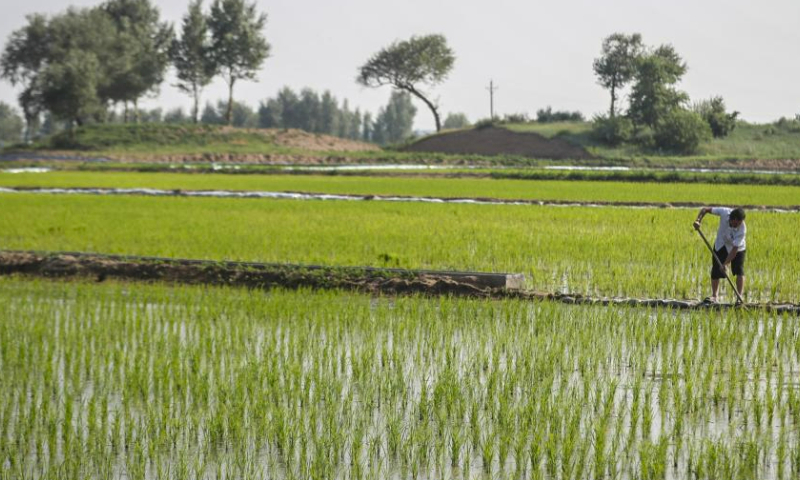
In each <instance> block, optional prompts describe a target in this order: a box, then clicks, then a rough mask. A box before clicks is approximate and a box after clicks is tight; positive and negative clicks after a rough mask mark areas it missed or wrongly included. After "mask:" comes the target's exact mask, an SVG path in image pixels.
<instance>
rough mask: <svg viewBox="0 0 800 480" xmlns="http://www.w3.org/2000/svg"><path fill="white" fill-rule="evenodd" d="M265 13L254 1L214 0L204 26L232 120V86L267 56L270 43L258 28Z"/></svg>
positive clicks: (261, 27)
mask: <svg viewBox="0 0 800 480" xmlns="http://www.w3.org/2000/svg"><path fill="white" fill-rule="evenodd" d="M266 23H267V15H266V14H264V13H258V12H257V11H256V4H255V3H252V4H246V3H245V0H214V3H213V4H212V5H211V14H210V16H209V18H208V26H209V28H210V30H211V53H212V58H213V61H214V64H215V65H216V66H217V68H218V70H219V71H220V72H221V74H222V76H223V77H224V78H225V82H226V83H227V84H228V110H227V112H226V114H225V118H226V120H227V122H228V124H229V125H230V124H231V122H232V121H233V87H234V84H235V83H236V82H237V81H238V80H252V79H254V78H255V76H256V72H257V71H258V69H259V68H260V67H261V65H262V64H263V63H264V60H266V59H267V57H269V53H270V45H269V43H267V40H266V39H265V38H264V35H263V33H262V31H263V30H264V26H265V25H266Z"/></svg>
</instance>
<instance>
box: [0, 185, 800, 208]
mask: <svg viewBox="0 0 800 480" xmlns="http://www.w3.org/2000/svg"><path fill="white" fill-rule="evenodd" d="M0 193H39V194H53V195H70V194H72V195H141V196H151V197H212V198H262V199H284V200H343V201H376V202H420V203H458V204H472V205H538V206H556V207H595V208H606V207H608V208H700V207H702V206H704V205H707V203H703V202H613V201H580V200H536V199H505V198H491V197H414V196H408V195H358V194H334V193H319V192H299V191H283V192H271V191H259V190H180V189H178V190H162V189H155V188H144V187H142V188H93V187H85V188H39V187H0ZM741 207H742V208H744V209H746V210H757V211H762V212H778V213H782V212H800V205H785V206H784V205H741Z"/></svg>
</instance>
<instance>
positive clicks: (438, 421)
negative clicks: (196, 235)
mask: <svg viewBox="0 0 800 480" xmlns="http://www.w3.org/2000/svg"><path fill="white" fill-rule="evenodd" d="M0 318H2V319H3V321H2V322H0V372H1V373H2V375H1V376H0V386H2V388H0V466H1V468H0V476H2V478H8V479H11V478H64V479H73V478H127V479H150V478H159V479H160V478H170V479H172V478H174V479H189V478H192V479H194V478H202V479H223V478H231V479H233V478H236V479H240V478H247V479H250V478H252V479H261V478H264V479H267V478H269V479H273V478H275V479H289V478H293V479H294V478H297V479H305V478H308V479H361V478H375V479H377V478H404V479H405V478H408V479H427V478H453V479H464V478H466V479H472V478H521V479H533V478H547V479H566V478H592V479H599V478H609V479H617V478H619V479H623V478H637V479H654V478H698V479H714V478H743V479H745V478H747V479H749V478H774V479H788V478H797V476H798V475H800V439H799V438H798V431H799V430H800V429H798V425H800V423H798V422H800V384H798V382H797V378H798V373H800V372H798V369H799V368H800V319H798V318H797V317H791V316H790V317H781V316H775V315H767V314H758V315H753V314H748V313H746V312H735V311H731V312H728V313H720V312H704V313H700V312H693V313H677V312H672V311H668V310H641V309H627V308H603V307H597V308H595V307H585V306H584V307H575V306H566V305H561V304H554V303H530V302H521V301H511V300H508V301H485V300H466V299H456V298H447V297H442V298H421V297H403V298H371V297H368V296H362V295H351V294H346V293H341V292H335V291H328V292H311V291H295V292H288V291H280V290H275V291H270V292H249V291H246V290H232V289H226V288H199V287H173V286H154V285H135V284H114V283H110V284H99V285H98V284H90V283H81V282H75V283H55V282H50V281H42V280H39V281H33V280H24V279H21V278H18V279H7V278H6V279H2V278H0Z"/></svg>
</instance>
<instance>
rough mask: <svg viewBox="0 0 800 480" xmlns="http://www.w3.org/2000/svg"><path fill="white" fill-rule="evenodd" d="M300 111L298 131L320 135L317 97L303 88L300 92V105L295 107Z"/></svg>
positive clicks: (319, 110)
mask: <svg viewBox="0 0 800 480" xmlns="http://www.w3.org/2000/svg"><path fill="white" fill-rule="evenodd" d="M297 107H298V108H299V109H300V113H299V116H300V119H301V123H300V129H301V130H305V131H306V132H312V133H320V132H321V131H322V130H321V128H320V122H319V119H320V116H321V115H320V114H321V112H322V109H321V105H320V101H319V95H317V92H315V91H314V90H311V89H310V88H304V89H303V90H301V91H300V103H299V104H298V105H297Z"/></svg>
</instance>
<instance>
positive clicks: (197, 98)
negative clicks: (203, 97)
mask: <svg viewBox="0 0 800 480" xmlns="http://www.w3.org/2000/svg"><path fill="white" fill-rule="evenodd" d="M192 94H193V96H194V107H193V108H192V122H194V124H195V125H197V116H198V114H199V113H200V89H199V88H197V84H194V85H192Z"/></svg>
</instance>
